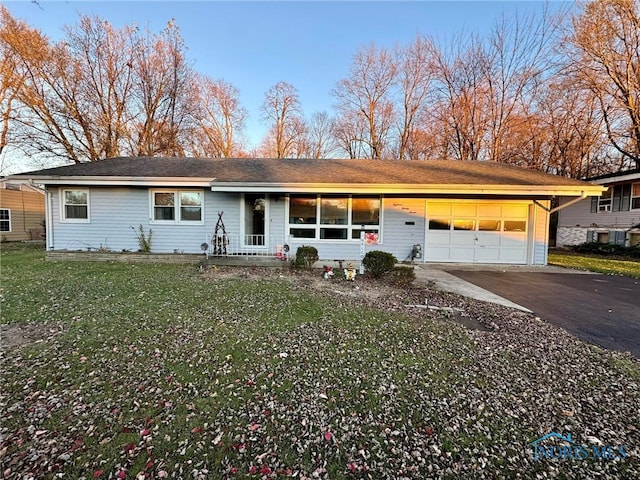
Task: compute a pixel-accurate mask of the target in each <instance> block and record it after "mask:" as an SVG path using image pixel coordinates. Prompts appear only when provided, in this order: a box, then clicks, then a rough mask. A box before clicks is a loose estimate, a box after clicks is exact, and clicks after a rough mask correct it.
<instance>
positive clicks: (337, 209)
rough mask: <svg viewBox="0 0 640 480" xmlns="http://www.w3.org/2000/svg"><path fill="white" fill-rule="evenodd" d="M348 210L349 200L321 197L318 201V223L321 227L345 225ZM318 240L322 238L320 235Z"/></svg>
mask: <svg viewBox="0 0 640 480" xmlns="http://www.w3.org/2000/svg"><path fill="white" fill-rule="evenodd" d="M348 208H349V200H348V199H347V198H332V197H322V198H321V199H320V223H321V224H322V225H346V224H347V221H348V220H349V216H348ZM320 238H323V237H322V234H321V235H320ZM345 238H346V237H345Z"/></svg>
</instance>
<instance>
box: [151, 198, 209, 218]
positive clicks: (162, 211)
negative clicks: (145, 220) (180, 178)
mask: <svg viewBox="0 0 640 480" xmlns="http://www.w3.org/2000/svg"><path fill="white" fill-rule="evenodd" d="M151 196H152V202H153V207H152V209H153V216H152V218H153V221H154V222H185V223H187V222H202V192H197V191H186V190H184V191H182V190H180V191H178V190H162V191H153V192H151Z"/></svg>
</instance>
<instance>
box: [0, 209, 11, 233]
mask: <svg viewBox="0 0 640 480" xmlns="http://www.w3.org/2000/svg"><path fill="white" fill-rule="evenodd" d="M10 231H11V210H9V209H8V208H0V232H10Z"/></svg>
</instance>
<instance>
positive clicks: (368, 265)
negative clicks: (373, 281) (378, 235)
mask: <svg viewBox="0 0 640 480" xmlns="http://www.w3.org/2000/svg"><path fill="white" fill-rule="evenodd" d="M396 263H398V259H397V258H396V257H394V256H393V255H392V254H390V253H388V252H383V251H382V250H372V251H370V252H367V254H366V255H365V256H364V258H363V259H362V264H363V265H364V268H365V269H366V270H367V272H370V273H371V275H373V276H374V277H381V276H383V275H385V274H387V273H389V272H391V271H392V270H393V269H394V267H395V266H396Z"/></svg>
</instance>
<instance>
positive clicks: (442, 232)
mask: <svg viewBox="0 0 640 480" xmlns="http://www.w3.org/2000/svg"><path fill="white" fill-rule="evenodd" d="M17 178H22V179H29V180H31V181H34V182H37V183H40V184H43V185H44V186H45V188H46V192H47V249H48V250H50V251H51V250H76V249H78V250H80V249H87V248H89V249H98V248H101V247H102V248H103V249H111V250H113V251H121V250H128V251H136V250H137V249H138V242H137V240H136V235H135V232H134V231H133V228H135V229H137V228H139V227H140V226H142V228H143V230H144V231H145V232H148V231H149V230H152V231H153V235H152V239H151V244H152V246H151V250H152V252H158V253H160V252H168V253H171V252H184V253H201V252H202V250H201V246H202V244H204V243H206V244H207V245H208V248H209V251H210V252H212V253H215V254H223V255H270V256H280V255H282V253H283V252H286V250H287V249H286V247H287V246H288V247H289V249H290V252H291V253H292V254H295V251H296V249H297V247H298V246H300V245H312V246H315V247H316V248H317V249H318V252H319V256H320V259H321V260H326V261H330V260H355V261H357V260H359V259H360V258H361V255H362V252H363V250H364V249H366V250H373V249H376V250H384V251H387V252H390V253H392V254H393V255H395V256H396V257H397V258H398V259H399V260H400V261H404V260H411V259H413V260H417V261H420V262H423V261H426V262H478V263H513V264H531V265H544V264H546V261H547V246H548V228H549V205H550V201H551V198H552V197H554V196H559V195H563V196H567V197H571V196H573V197H578V198H584V197H586V196H590V195H599V194H600V193H601V192H602V190H603V188H602V187H599V186H597V185H593V184H589V183H585V182H581V181H577V180H571V179H566V178H562V177H558V176H553V175H548V174H545V173H541V172H536V171H531V170H525V169H521V168H516V167H511V166H508V165H504V164H497V163H490V162H460V161H396V160H393V161H388V160H334V159H329V160H310V159H224V160H220V159H196V158H115V159H107V160H102V161H99V162H94V163H84V164H77V165H70V166H66V167H59V168H52V169H47V170H40V171H36V172H30V173H25V174H21V175H19V176H17ZM220 215H221V217H220ZM220 219H221V220H222V223H223V224H224V232H223V230H222V228H221V225H219V220H220ZM216 224H218V227H219V228H216ZM132 227H133V228H132ZM361 232H364V233H363V236H364V237H365V239H366V241H362V242H361V240H360V238H361ZM216 235H217V236H216Z"/></svg>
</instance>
